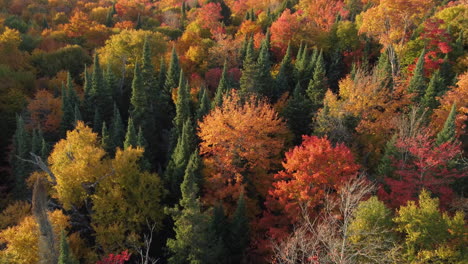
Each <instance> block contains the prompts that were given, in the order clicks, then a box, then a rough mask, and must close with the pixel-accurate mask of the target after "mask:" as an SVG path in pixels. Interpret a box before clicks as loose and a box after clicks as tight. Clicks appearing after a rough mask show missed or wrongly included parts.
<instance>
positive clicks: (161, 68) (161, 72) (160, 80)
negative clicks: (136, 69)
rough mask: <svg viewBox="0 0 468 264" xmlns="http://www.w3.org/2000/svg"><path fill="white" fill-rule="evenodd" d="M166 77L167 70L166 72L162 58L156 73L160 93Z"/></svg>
mask: <svg viewBox="0 0 468 264" xmlns="http://www.w3.org/2000/svg"><path fill="white" fill-rule="evenodd" d="M166 77H167V70H166V62H165V61H164V58H161V62H160V64H159V73H158V86H159V90H160V91H164V87H165V84H166Z"/></svg>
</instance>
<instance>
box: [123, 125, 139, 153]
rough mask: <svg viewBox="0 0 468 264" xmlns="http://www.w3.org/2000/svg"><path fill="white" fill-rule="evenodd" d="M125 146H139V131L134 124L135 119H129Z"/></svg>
mask: <svg viewBox="0 0 468 264" xmlns="http://www.w3.org/2000/svg"><path fill="white" fill-rule="evenodd" d="M123 145H124V148H125V149H126V148H128V147H134V148H135V147H136V146H137V132H136V130H135V125H134V124H133V119H132V118H129V119H128V126H127V133H126V134H125V142H124V144H123Z"/></svg>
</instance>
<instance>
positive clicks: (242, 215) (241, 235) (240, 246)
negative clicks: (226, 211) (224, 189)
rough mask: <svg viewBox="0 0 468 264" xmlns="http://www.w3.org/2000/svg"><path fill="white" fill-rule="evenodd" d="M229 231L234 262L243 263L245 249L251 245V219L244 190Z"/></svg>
mask: <svg viewBox="0 0 468 264" xmlns="http://www.w3.org/2000/svg"><path fill="white" fill-rule="evenodd" d="M229 231H230V236H229V241H230V242H229V244H228V245H229V249H230V251H231V261H232V263H241V262H242V259H243V255H244V251H245V249H246V248H247V246H248V245H249V220H248V218H247V211H246V205H245V200H244V193H243V192H242V193H241V194H240V196H239V200H238V201H237V208H236V211H235V212H234V215H233V217H232V221H231V225H230V229H229Z"/></svg>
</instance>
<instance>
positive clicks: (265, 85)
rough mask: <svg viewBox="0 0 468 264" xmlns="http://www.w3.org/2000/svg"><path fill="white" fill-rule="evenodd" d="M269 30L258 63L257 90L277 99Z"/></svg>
mask: <svg viewBox="0 0 468 264" xmlns="http://www.w3.org/2000/svg"><path fill="white" fill-rule="evenodd" d="M268 36H269V32H268V33H267V37H266V38H265V39H264V40H263V42H262V45H261V47H260V51H259V55H258V59H257V64H258V79H257V80H256V81H257V91H258V92H259V93H260V94H262V95H264V96H266V97H268V98H270V99H276V98H277V95H278V92H277V91H276V90H275V88H276V86H275V85H274V83H273V78H272V77H271V72H270V71H271V61H270V49H269V47H270V40H269V37H268Z"/></svg>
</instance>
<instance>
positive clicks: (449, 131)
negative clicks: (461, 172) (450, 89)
mask: <svg viewBox="0 0 468 264" xmlns="http://www.w3.org/2000/svg"><path fill="white" fill-rule="evenodd" d="M456 117H457V105H456V104H453V105H452V109H451V110H450V114H449V115H448V117H447V120H445V124H444V127H443V128H442V130H441V131H440V132H439V133H438V134H437V139H436V143H437V145H441V144H443V143H445V142H452V141H454V140H455V139H456V133H457V131H456V129H457V128H456V124H455V119H456Z"/></svg>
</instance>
